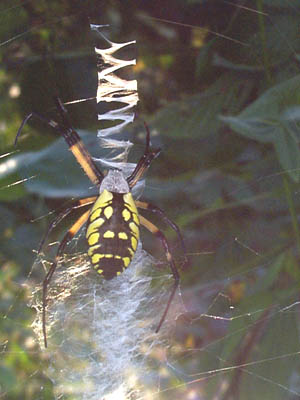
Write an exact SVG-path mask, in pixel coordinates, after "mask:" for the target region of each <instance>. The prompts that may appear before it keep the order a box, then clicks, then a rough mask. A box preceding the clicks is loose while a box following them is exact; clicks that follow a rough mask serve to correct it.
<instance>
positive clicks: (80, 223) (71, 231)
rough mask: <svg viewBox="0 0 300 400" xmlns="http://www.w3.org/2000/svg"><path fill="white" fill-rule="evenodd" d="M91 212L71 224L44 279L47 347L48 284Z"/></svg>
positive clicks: (44, 332)
mask: <svg viewBox="0 0 300 400" xmlns="http://www.w3.org/2000/svg"><path fill="white" fill-rule="evenodd" d="M89 214H90V210H87V211H86V212H85V213H84V214H82V215H81V217H79V218H78V220H77V221H76V222H75V223H74V224H73V225H72V226H71V228H70V229H69V230H68V232H67V233H66V235H65V236H64V237H63V239H62V241H61V243H60V245H59V247H58V250H57V253H56V257H55V261H54V262H53V263H52V265H51V267H50V269H49V271H48V272H47V275H46V276H45V279H44V280H43V314H42V320H43V335H44V344H45V347H47V333H46V307H47V289H48V285H49V283H50V282H51V279H52V276H53V274H54V272H55V270H56V267H57V264H58V261H59V257H60V255H61V253H62V252H63V251H64V248H65V247H66V245H67V243H68V242H69V241H70V240H71V239H72V238H73V237H74V236H75V235H76V233H77V232H78V231H79V229H80V228H81V227H82V226H83V225H84V224H85V222H86V221H87V220H88V217H89Z"/></svg>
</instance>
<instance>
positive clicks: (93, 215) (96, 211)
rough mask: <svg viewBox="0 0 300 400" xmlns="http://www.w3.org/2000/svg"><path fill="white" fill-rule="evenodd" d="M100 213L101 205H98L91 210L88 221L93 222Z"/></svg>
mask: <svg viewBox="0 0 300 400" xmlns="http://www.w3.org/2000/svg"><path fill="white" fill-rule="evenodd" d="M101 213H102V208H101V207H98V208H96V209H95V210H93V212H92V213H91V216H90V222H93V221H94V220H95V219H97V218H98V217H100V215H101Z"/></svg>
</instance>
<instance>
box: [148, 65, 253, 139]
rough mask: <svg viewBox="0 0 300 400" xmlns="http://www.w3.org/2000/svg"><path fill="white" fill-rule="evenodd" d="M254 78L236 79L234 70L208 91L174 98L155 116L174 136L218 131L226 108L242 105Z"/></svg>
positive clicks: (162, 128) (160, 126) (155, 122)
mask: <svg viewBox="0 0 300 400" xmlns="http://www.w3.org/2000/svg"><path fill="white" fill-rule="evenodd" d="M251 88H252V82H251V81H249V80H248V81H243V80H238V79H236V77H235V75H234V73H230V72H229V73H227V74H224V75H222V77H221V78H220V79H219V80H217V81H216V82H215V83H214V84H213V85H211V86H210V87H209V88H208V89H207V90H206V91H204V92H202V93H200V94H196V95H193V96H190V97H189V98H185V99H184V100H183V101H180V102H174V103H172V104H170V105H168V106H167V107H165V108H164V109H162V110H161V111H159V112H158V113H157V114H156V116H155V118H154V119H153V125H155V126H156V127H157V128H158V129H159V131H160V132H162V133H163V134H165V135H170V136H172V137H173V138H174V137H175V138H176V137H180V138H185V139H186V138H197V140H200V139H201V138H204V137H208V136H211V135H213V134H214V133H216V132H217V131H218V130H219V128H220V127H221V126H222V124H221V122H220V120H219V118H218V115H219V114H220V113H221V112H222V111H224V105H226V110H228V111H229V112H234V111H235V110H236V111H237V110H239V109H241V107H242V106H243V104H244V102H245V99H246V98H247V96H248V94H249V91H251Z"/></svg>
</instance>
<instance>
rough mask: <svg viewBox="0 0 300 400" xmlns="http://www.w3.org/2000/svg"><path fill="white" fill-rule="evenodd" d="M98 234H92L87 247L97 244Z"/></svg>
mask: <svg viewBox="0 0 300 400" xmlns="http://www.w3.org/2000/svg"><path fill="white" fill-rule="evenodd" d="M99 238H100V234H99V233H98V232H94V233H92V234H91V236H89V238H88V244H89V246H93V245H94V244H96V243H98V242H99Z"/></svg>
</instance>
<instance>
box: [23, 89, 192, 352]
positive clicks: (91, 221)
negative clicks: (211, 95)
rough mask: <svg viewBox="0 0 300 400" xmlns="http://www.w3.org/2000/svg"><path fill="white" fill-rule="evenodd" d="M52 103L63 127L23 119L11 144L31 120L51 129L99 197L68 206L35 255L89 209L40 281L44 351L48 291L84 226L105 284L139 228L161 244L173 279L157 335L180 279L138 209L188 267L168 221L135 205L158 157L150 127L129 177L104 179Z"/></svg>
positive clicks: (127, 259)
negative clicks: (62, 225)
mask: <svg viewBox="0 0 300 400" xmlns="http://www.w3.org/2000/svg"><path fill="white" fill-rule="evenodd" d="M55 103H56V108H57V111H58V114H59V116H60V119H61V122H60V123H57V122H56V121H54V120H52V119H49V118H47V117H45V116H42V115H40V114H37V113H34V112H32V113H30V114H29V115H27V116H26V117H25V118H24V120H23V122H22V124H21V126H20V128H19V130H18V132H17V135H16V139H15V144H17V140H18V137H19V135H20V133H21V131H22V129H23V127H24V125H25V124H26V123H27V121H28V120H29V119H30V118H32V117H35V118H37V119H39V120H41V121H42V122H44V123H46V124H48V125H50V126H51V127H52V128H54V129H55V130H56V131H57V132H59V133H60V134H61V135H62V136H63V138H64V139H65V141H66V143H67V145H68V146H69V149H70V151H71V152H72V153H73V155H74V156H75V158H76V160H77V161H78V163H79V164H80V165H81V167H82V168H83V170H84V172H85V174H86V175H87V176H88V178H89V179H90V180H91V182H92V183H93V184H94V185H96V186H97V187H99V195H98V196H97V197H96V196H95V197H86V198H82V199H79V200H77V201H75V202H74V204H73V205H72V206H71V207H69V208H67V209H65V210H64V211H63V212H61V213H60V214H59V215H58V216H57V217H56V218H55V220H54V221H53V222H52V223H51V224H50V225H49V227H48V229H47V232H46V234H45V237H44V238H43V240H42V242H41V244H40V247H39V250H38V253H40V251H41V249H42V247H43V245H44V242H45V240H46V238H47V237H48V235H49V234H50V232H51V231H52V229H53V228H54V227H55V226H56V225H57V224H58V223H59V222H60V221H61V220H62V219H63V218H65V217H66V216H67V215H68V214H70V213H71V212H72V211H73V210H75V209H77V208H80V207H86V206H90V208H89V209H88V210H87V211H85V212H84V213H83V214H82V215H81V216H80V217H79V218H78V219H77V220H76V221H75V223H74V224H73V225H72V226H71V228H70V229H69V230H68V231H67V233H66V234H65V235H64V237H63V239H62V240H61V242H60V244H59V246H58V249H57V252H56V257H55V259H54V261H53V262H52V263H51V266H50V268H49V270H48V272H47V274H46V276H45V278H44V280H43V284H42V289H43V294H42V329H43V337H44V345H45V347H47V332H46V308H47V289H48V286H49V284H50V282H51V279H52V276H53V274H54V272H55V270H56V267H57V265H58V262H59V259H60V257H61V255H62V253H63V251H64V249H65V246H66V245H67V243H68V242H69V241H70V240H71V239H72V238H73V237H74V235H76V233H77V232H78V231H79V229H80V228H81V227H82V226H83V225H84V224H86V235H85V236H86V241H87V246H88V251H87V253H88V257H89V259H90V262H91V264H92V266H93V268H94V270H95V271H96V272H97V273H98V274H99V275H100V276H102V277H103V278H104V279H112V278H114V277H115V276H118V275H120V274H121V273H122V272H123V271H124V270H125V269H126V268H127V267H128V266H129V265H130V263H131V261H132V258H133V256H134V254H135V252H136V249H137V245H138V241H139V236H140V226H141V225H142V226H144V227H145V228H146V229H148V230H149V231H150V232H151V233H152V234H153V235H155V236H156V237H157V238H158V239H159V240H160V241H161V243H162V246H163V248H164V251H165V254H166V258H167V261H168V263H169V265H170V268H171V271H172V274H173V277H174V284H173V287H172V290H171V293H170V296H169V299H168V302H167V305H166V308H165V310H164V312H163V314H162V316H161V318H160V321H159V324H158V326H157V328H156V331H155V332H158V331H159V330H160V327H161V325H162V323H163V322H164V320H165V318H166V315H167V313H168V310H169V307H170V305H171V302H172V300H173V297H174V295H175V292H176V289H177V287H178V285H179V279H180V277H179V272H178V269H177V267H176V265H175V262H174V260H173V256H172V254H171V251H170V246H169V244H168V241H167V239H166V237H165V235H164V234H163V233H162V232H161V231H160V230H159V229H158V228H157V227H156V226H155V225H154V224H153V223H152V222H150V221H149V220H148V219H146V218H145V217H144V216H142V215H141V214H139V213H138V210H137V208H140V209H143V210H149V211H150V212H153V213H156V214H158V215H159V216H160V217H161V218H162V219H163V220H164V221H165V222H166V223H167V224H168V225H169V226H170V227H171V228H172V229H173V230H174V231H175V232H176V234H177V236H178V238H179V241H180V243H181V246H182V250H183V253H184V259H185V261H184V264H185V263H186V262H187V256H186V250H185V245H184V241H183V238H182V235H181V233H180V230H179V228H178V226H177V225H176V224H175V223H174V222H172V221H171V220H170V219H169V218H168V217H167V216H166V215H165V213H164V212H163V211H162V210H161V209H160V208H159V207H156V206H155V205H152V204H150V203H148V202H145V201H139V200H134V199H133V196H132V194H131V190H132V188H133V187H134V186H135V185H136V183H137V182H138V181H139V180H140V179H141V177H142V176H143V174H144V173H145V172H146V171H147V169H148V168H149V166H150V164H151V162H152V161H153V159H155V158H156V157H157V156H158V154H159V153H160V151H161V150H160V149H151V148H150V131H149V128H148V126H147V125H146V124H145V129H146V133H147V134H146V146H145V151H144V154H143V156H142V157H141V158H140V160H139V161H138V163H137V165H136V167H135V169H134V171H133V172H132V174H131V175H130V176H129V177H127V178H126V177H125V176H124V174H123V172H122V171H120V170H119V169H110V170H109V171H108V173H107V174H106V175H104V174H103V173H102V172H101V170H100V169H99V168H98V167H97V165H96V164H95V162H94V161H93V159H92V157H91V155H90V154H89V152H88V150H87V149H86V147H85V146H84V144H83V142H82V140H81V139H80V136H79V135H78V133H77V132H76V131H75V130H74V129H73V127H72V125H71V123H70V120H69V117H68V114H67V110H66V109H65V107H64V105H63V103H62V102H61V100H60V99H59V98H58V97H56V98H55Z"/></svg>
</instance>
